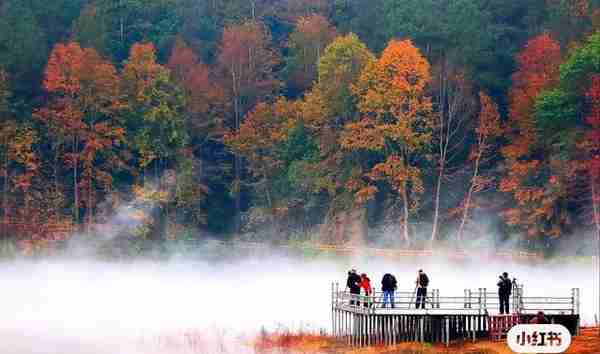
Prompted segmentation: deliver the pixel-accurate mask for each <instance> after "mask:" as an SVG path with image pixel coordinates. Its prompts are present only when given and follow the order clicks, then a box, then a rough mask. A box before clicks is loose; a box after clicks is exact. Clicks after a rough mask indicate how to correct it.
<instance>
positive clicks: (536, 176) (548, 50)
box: [499, 34, 567, 236]
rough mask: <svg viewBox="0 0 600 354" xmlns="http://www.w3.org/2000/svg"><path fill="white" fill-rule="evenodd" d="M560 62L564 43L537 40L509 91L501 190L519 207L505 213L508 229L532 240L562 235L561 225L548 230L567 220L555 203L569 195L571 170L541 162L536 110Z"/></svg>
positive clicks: (525, 54) (532, 42)
mask: <svg viewBox="0 0 600 354" xmlns="http://www.w3.org/2000/svg"><path fill="white" fill-rule="evenodd" d="M560 62H561V53H560V46H559V44H558V43H557V42H556V41H555V40H554V39H552V37H550V35H548V34H542V35H540V36H537V37H535V38H533V39H531V40H529V42H527V44H526V46H525V48H524V49H523V51H522V52H521V53H519V55H518V56H517V65H518V70H517V72H516V73H515V74H514V75H513V87H512V89H511V91H510V94H509V98H510V106H509V117H508V118H509V119H508V124H507V134H508V137H509V138H510V143H509V144H508V145H506V146H505V147H504V148H503V149H502V154H503V156H504V158H505V160H506V162H505V163H506V165H505V169H506V175H505V176H504V177H503V178H502V180H501V181H500V186H499V189H500V191H502V192H505V193H509V194H510V195H511V196H512V198H513V199H514V201H515V202H516V204H515V206H514V207H509V208H508V209H507V210H505V212H504V216H505V219H506V221H507V223H508V224H509V225H512V226H518V227H521V228H523V229H524V230H525V231H526V232H527V234H528V235H529V236H536V235H539V234H540V233H541V232H542V231H544V232H547V233H548V234H551V235H555V236H556V235H558V233H559V229H558V228H557V223H554V225H552V226H551V227H550V228H548V227H547V225H548V224H550V221H551V220H552V219H553V218H554V219H555V220H556V221H558V223H560V222H561V221H560V219H562V216H560V215H555V214H554V208H553V206H554V203H555V201H556V200H557V199H559V198H560V197H561V196H563V195H564V193H565V183H564V178H563V177H565V174H566V173H567V171H566V170H565V169H564V168H563V167H564V166H561V163H560V161H546V160H541V159H539V157H536V156H539V155H536V150H539V149H540V148H539V147H538V146H536V129H535V117H534V105H535V100H536V98H537V97H538V95H539V94H540V93H541V92H542V91H543V90H545V89H548V88H551V87H553V86H555V85H557V83H558V68H559V64H560ZM542 171H549V174H550V175H551V176H550V177H549V178H548V182H549V183H545V181H543V179H544V178H543V177H542V173H541V172H542Z"/></svg>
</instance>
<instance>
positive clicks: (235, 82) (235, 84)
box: [231, 67, 242, 234]
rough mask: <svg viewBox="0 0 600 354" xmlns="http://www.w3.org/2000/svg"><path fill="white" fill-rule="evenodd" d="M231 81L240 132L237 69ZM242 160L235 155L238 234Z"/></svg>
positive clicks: (236, 125)
mask: <svg viewBox="0 0 600 354" xmlns="http://www.w3.org/2000/svg"><path fill="white" fill-rule="evenodd" d="M231 79H232V84H233V85H232V87H233V96H234V98H233V110H234V119H235V122H234V128H235V131H236V132H237V131H239V129H240V115H241V114H240V101H239V100H240V98H239V92H238V77H237V75H236V70H235V68H233V67H232V68H231ZM240 165H241V158H240V156H239V154H237V153H234V173H235V183H236V191H235V218H234V232H235V233H236V234H237V233H239V232H240V229H241V223H242V222H241V195H240V192H241V181H240V179H241V166H240Z"/></svg>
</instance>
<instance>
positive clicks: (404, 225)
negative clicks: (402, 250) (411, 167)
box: [401, 182, 410, 246]
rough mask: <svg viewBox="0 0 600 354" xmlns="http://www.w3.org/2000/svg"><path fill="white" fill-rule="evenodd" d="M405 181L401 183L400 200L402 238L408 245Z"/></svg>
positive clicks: (407, 211)
mask: <svg viewBox="0 0 600 354" xmlns="http://www.w3.org/2000/svg"><path fill="white" fill-rule="evenodd" d="M406 188H407V186H406V182H403V185H402V193H401V194H402V202H403V204H404V205H403V208H402V211H403V215H402V239H403V240H404V242H405V243H406V245H407V246H408V245H410V237H409V234H408V213H409V210H408V193H407V191H406Z"/></svg>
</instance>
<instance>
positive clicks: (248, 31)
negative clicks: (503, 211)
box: [217, 21, 280, 232]
mask: <svg viewBox="0 0 600 354" xmlns="http://www.w3.org/2000/svg"><path fill="white" fill-rule="evenodd" d="M270 40H271V36H270V34H269V33H268V31H267V29H266V28H265V26H264V25H262V24H260V23H258V22H254V21H249V22H245V23H243V24H241V25H232V26H228V27H226V28H225V29H224V31H223V38H222V39H221V46H220V48H219V56H218V59H217V61H218V66H219V68H220V70H221V72H222V75H223V87H224V88H225V93H226V97H228V98H229V100H230V102H231V106H233V112H232V116H233V122H231V123H232V124H229V126H230V127H232V128H233V129H234V130H239V128H240V124H241V121H242V117H243V116H244V115H245V114H246V112H247V111H248V110H249V109H251V108H252V107H253V106H254V105H255V104H256V103H257V102H260V101H262V100H264V99H265V98H267V97H269V96H271V95H272V94H273V93H274V92H275V91H277V89H278V88H279V85H280V83H279V81H278V80H277V79H276V78H275V75H274V73H273V70H274V67H275V66H276V65H277V64H278V63H279V60H280V59H279V55H278V54H277V53H276V52H274V51H273V50H271V48H270ZM241 164H242V163H241V160H240V157H239V155H237V154H235V158H234V183H233V187H232V189H233V194H234V195H235V213H236V216H235V226H234V228H235V231H236V232H239V230H240V209H241V194H240V192H241V190H240V184H241V175H242V166H241Z"/></svg>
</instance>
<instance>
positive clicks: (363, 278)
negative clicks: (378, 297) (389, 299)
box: [360, 273, 373, 307]
mask: <svg viewBox="0 0 600 354" xmlns="http://www.w3.org/2000/svg"><path fill="white" fill-rule="evenodd" d="M360 287H361V288H362V289H363V290H364V292H365V295H366V296H367V297H369V296H371V295H372V294H373V288H371V279H369V277H368V276H367V274H366V273H362V274H361V275H360ZM370 303H371V301H370V299H367V301H365V307H369V306H370Z"/></svg>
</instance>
